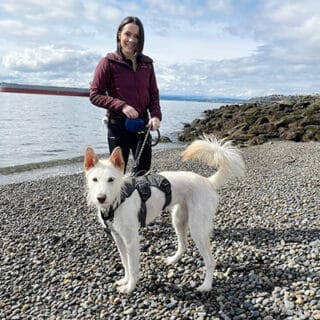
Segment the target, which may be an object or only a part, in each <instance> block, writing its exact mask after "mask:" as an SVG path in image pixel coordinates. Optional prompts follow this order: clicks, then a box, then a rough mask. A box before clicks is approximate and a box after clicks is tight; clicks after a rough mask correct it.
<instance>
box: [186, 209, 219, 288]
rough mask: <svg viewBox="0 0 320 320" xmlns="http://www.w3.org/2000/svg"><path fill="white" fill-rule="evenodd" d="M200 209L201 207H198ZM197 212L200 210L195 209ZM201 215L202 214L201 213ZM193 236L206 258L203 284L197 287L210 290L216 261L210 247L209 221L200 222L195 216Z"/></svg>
mask: <svg viewBox="0 0 320 320" xmlns="http://www.w3.org/2000/svg"><path fill="white" fill-rule="evenodd" d="M198 209H199V208H198ZM195 212H198V213H200V212H199V210H198V211H195ZM199 216H200V214H199ZM189 227H190V232H191V236H192V238H193V240H194V242H195V244H196V246H197V248H198V249H199V252H200V254H201V256H202V258H203V260H204V264H205V268H206V275H205V279H204V281H203V283H202V285H201V286H199V287H198V288H197V290H198V291H209V290H211V288H212V279H213V272H214V269H215V261H214V258H213V256H212V253H211V247H210V235H209V234H210V228H208V221H202V223H200V221H199V219H197V217H193V219H192V220H191V221H190V224H189Z"/></svg>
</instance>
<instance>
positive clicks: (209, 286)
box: [197, 284, 212, 292]
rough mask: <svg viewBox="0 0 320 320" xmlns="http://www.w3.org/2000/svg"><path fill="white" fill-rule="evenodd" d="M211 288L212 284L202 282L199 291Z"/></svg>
mask: <svg viewBox="0 0 320 320" xmlns="http://www.w3.org/2000/svg"><path fill="white" fill-rule="evenodd" d="M211 289H212V286H211V285H207V284H202V285H201V286H200V287H198V288H197V291H199V292H207V291H210V290H211Z"/></svg>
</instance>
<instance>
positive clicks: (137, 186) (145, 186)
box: [100, 174, 171, 231]
mask: <svg viewBox="0 0 320 320" xmlns="http://www.w3.org/2000/svg"><path fill="white" fill-rule="evenodd" d="M151 187H156V188H158V189H159V190H161V191H162V192H163V193H164V194H165V203H164V205H163V207H162V210H164V209H165V208H166V207H167V206H168V205H169V204H170V202H171V184H170V182H169V181H168V180H167V179H166V178H165V177H164V176H161V175H159V174H150V175H145V176H139V177H130V178H128V179H126V180H125V182H124V184H123V185H122V186H121V191H120V201H119V202H116V203H115V204H114V205H111V206H110V208H109V209H108V210H107V211H104V210H102V209H101V208H100V215H101V218H102V219H103V221H104V222H105V227H106V228H108V225H109V223H111V222H112V221H113V218H114V214H115V211H116V210H117V209H118V207H119V206H120V205H121V204H122V203H123V202H124V201H125V200H126V198H129V197H130V196H131V194H132V193H133V192H134V191H135V190H137V191H138V193H139V195H140V199H141V207H140V209H139V212H138V219H139V222H140V226H141V227H145V226H146V216H147V208H146V201H147V200H148V199H149V198H150V196H151ZM106 231H107V230H106Z"/></svg>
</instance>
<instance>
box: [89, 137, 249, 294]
mask: <svg viewBox="0 0 320 320" xmlns="http://www.w3.org/2000/svg"><path fill="white" fill-rule="evenodd" d="M182 158H183V160H188V159H195V158H197V159H199V160H201V161H202V162H204V163H206V164H208V165H212V166H215V167H216V168H217V171H216V172H215V173H214V174H212V175H211V176H210V177H208V178H205V177H203V176H200V175H198V174H196V173H193V172H186V171H165V172H161V173H160V174H161V175H163V176H164V177H166V178H167V179H168V180H169V182H170V184H171V189H172V201H171V203H170V205H169V209H171V213H172V223H173V226H174V229H175V231H176V234H177V238H178V249H177V251H176V253H175V254H174V255H173V256H171V257H168V258H167V259H166V262H167V263H168V264H173V263H176V262H177V261H178V260H179V259H180V258H181V256H182V255H183V253H184V252H185V251H186V248H187V244H188V242H187V231H188V228H189V229H190V233H191V236H192V238H193V240H194V241H195V244H196V246H197V247H198V249H199V251H200V254H201V256H202V257H203V259H204V264H205V268H206V275H205V279H204V281H203V283H202V285H201V286H200V287H199V288H198V290H199V291H209V290H211V287H212V278H213V271H214V268H215V262H214V259H213V256H212V254H211V249H210V235H211V231H212V220H213V216H214V213H215V212H216V209H217V205H218V195H217V193H216V190H217V189H218V188H219V187H220V186H222V185H223V184H224V183H225V182H226V181H227V179H228V178H229V177H230V176H232V175H233V176H242V175H243V174H244V170H245V164H244V161H243V159H242V156H241V154H240V152H239V150H238V149H237V148H236V147H235V146H234V145H232V143H231V142H230V141H225V140H221V141H218V140H217V139H216V138H214V137H203V139H202V140H196V141H194V142H193V143H192V144H191V145H189V146H188V147H187V148H186V150H185V151H184V152H183V154H182ZM84 168H85V173H86V179H87V192H88V194H87V198H88V203H89V204H90V205H93V206H95V207H97V208H98V209H99V208H104V209H108V208H109V207H110V206H111V205H112V204H114V203H115V202H116V201H118V200H119V197H120V188H121V185H122V183H123V181H124V179H125V178H126V177H125V176H124V174H123V170H124V161H123V158H122V152H121V149H120V148H119V147H117V148H116V149H114V151H113V152H112V154H111V156H110V157H109V159H108V160H99V159H98V157H97V155H96V154H95V152H94V151H93V149H92V148H90V147H89V148H87V149H86V153H85V159H84ZM101 202H102V203H101ZM164 203H165V195H164V193H163V192H162V191H160V190H159V189H157V188H155V187H152V192H151V197H150V198H149V199H148V200H147V202H146V207H147V218H146V224H148V223H149V222H151V221H152V220H153V219H155V218H156V217H157V216H159V215H160V214H161V212H162V207H163V205H164ZM140 204H141V200H140V196H139V194H138V192H137V191H134V192H133V193H132V195H131V196H130V197H129V198H127V199H126V200H125V201H124V202H123V203H122V204H121V205H120V206H119V207H118V208H117V210H116V211H115V214H114V220H113V222H112V225H111V233H112V236H113V238H114V240H115V242H116V245H117V247H118V250H119V252H120V257H121V260H122V263H123V266H124V270H125V276H124V278H123V279H121V280H120V281H118V282H117V285H118V288H117V289H118V291H119V292H123V293H130V292H132V291H133V290H134V288H135V286H136V283H137V281H138V275H139V256H140V250H139V233H138V232H139V227H140V226H139V221H138V211H139V209H140ZM99 219H100V222H101V223H102V225H104V221H103V220H102V219H101V217H99Z"/></svg>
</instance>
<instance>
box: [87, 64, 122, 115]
mask: <svg viewBox="0 0 320 320" xmlns="http://www.w3.org/2000/svg"><path fill="white" fill-rule="evenodd" d="M110 72H111V70H110V65H109V61H108V59H107V58H103V59H101V60H100V61H99V63H98V65H97V67H96V69H95V72H94V76H93V80H92V82H91V85H90V94H89V99H90V101H91V103H92V104H94V105H95V106H97V107H100V108H104V109H108V110H112V111H118V112H121V111H122V108H123V106H124V105H125V104H126V103H125V101H123V100H120V99H116V98H113V97H111V96H109V95H108V93H107V92H108V89H109V88H110V80H111V73H110Z"/></svg>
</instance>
